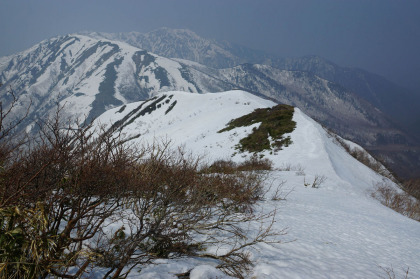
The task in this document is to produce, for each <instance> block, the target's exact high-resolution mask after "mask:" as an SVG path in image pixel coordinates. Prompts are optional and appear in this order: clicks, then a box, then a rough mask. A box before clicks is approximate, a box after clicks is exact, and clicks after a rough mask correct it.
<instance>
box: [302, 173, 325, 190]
mask: <svg viewBox="0 0 420 279" xmlns="http://www.w3.org/2000/svg"><path fill="white" fill-rule="evenodd" d="M326 180H327V177H326V176H325V175H319V174H316V175H315V177H314V180H313V181H312V183H311V182H306V177H304V178H303V185H304V186H305V187H308V186H309V185H311V188H319V187H320V186H321V185H322V184H323V183H324V182H325V181H326Z"/></svg>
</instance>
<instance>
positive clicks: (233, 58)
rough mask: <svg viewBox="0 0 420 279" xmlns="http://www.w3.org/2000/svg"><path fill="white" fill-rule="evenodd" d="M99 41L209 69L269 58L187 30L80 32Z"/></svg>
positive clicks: (251, 50)
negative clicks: (198, 64)
mask: <svg viewBox="0 0 420 279" xmlns="http://www.w3.org/2000/svg"><path fill="white" fill-rule="evenodd" d="M81 34H86V35H88V36H90V37H94V38H98V39H110V40H117V41H123V42H126V43H128V44H130V45H133V46H136V47H138V48H141V49H147V50H148V51H151V52H153V53H156V54H158V55H160V56H164V57H168V58H180V59H186V60H190V61H195V62H197V63H200V64H203V65H206V66H208V67H212V68H230V67H234V66H237V65H239V64H242V63H261V62H265V61H269V60H268V59H270V56H269V55H268V54H266V53H264V52H262V51H258V50H253V49H249V48H246V47H244V46H240V45H237V44H233V43H230V42H226V41H221V42H220V41H216V40H211V39H206V38H203V37H200V36H198V35H197V34H196V33H194V32H193V31H191V30H188V29H171V28H166V27H163V28H159V29H157V30H153V31H151V32H148V33H139V32H126V33H104V32H82V33H81Z"/></svg>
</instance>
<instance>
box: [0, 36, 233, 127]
mask: <svg viewBox="0 0 420 279" xmlns="http://www.w3.org/2000/svg"><path fill="white" fill-rule="evenodd" d="M0 63H1V64H0V72H1V81H2V82H3V83H4V86H3V87H2V88H1V90H2V92H1V95H2V99H3V98H4V99H6V100H7V98H9V99H10V95H7V94H6V91H7V90H8V89H9V87H10V88H12V89H13V91H14V92H15V93H16V95H17V96H19V105H20V106H19V109H20V112H21V115H22V114H23V113H25V112H26V108H27V107H28V106H29V104H30V103H31V105H30V113H29V117H28V120H29V122H30V121H33V120H35V119H42V118H44V117H45V116H46V115H47V114H49V113H51V111H52V110H54V109H56V105H55V104H56V102H57V101H58V102H59V103H60V105H65V109H66V111H68V112H69V113H70V114H72V116H75V117H81V116H86V117H87V118H88V119H94V118H95V117H97V116H98V115H99V114H101V113H103V112H104V111H105V110H107V109H109V108H111V107H115V106H117V105H121V104H125V103H129V102H133V101H138V100H145V99H147V98H149V97H150V96H151V95H152V94H154V93H156V92H159V91H168V90H184V91H189V92H202V91H207V92H208V91H217V90H221V89H226V87H227V86H226V85H225V84H223V82H219V81H217V80H214V79H213V80H212V81H211V82H207V83H206V78H205V77H203V78H200V79H195V80H192V79H191V78H190V76H191V75H192V74H191V73H190V71H189V69H188V68H186V67H185V66H183V65H182V64H180V63H178V62H176V61H174V60H170V59H166V58H163V57H160V56H157V55H154V54H152V53H149V52H147V51H144V50H141V49H138V48H135V47H133V46H130V45H128V44H125V43H122V42H116V41H109V40H97V39H92V38H90V37H86V36H83V35H69V36H64V37H58V38H53V39H50V40H47V41H43V42H41V43H40V44H38V45H35V46H34V47H32V48H31V49H29V50H27V51H25V52H22V53H19V54H17V55H14V56H11V57H7V58H4V59H2V60H1V61H0ZM193 71H195V70H193ZM195 72H196V71H195ZM194 75H195V76H200V73H194ZM197 80H199V81H200V82H203V83H206V84H205V85H203V84H198V83H197V82H196V81H197Z"/></svg>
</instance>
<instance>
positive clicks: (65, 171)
mask: <svg viewBox="0 0 420 279" xmlns="http://www.w3.org/2000/svg"><path fill="white" fill-rule="evenodd" d="M15 102H16V101H15ZM15 102H14V103H15ZM0 107H2V106H1V105H0ZM12 109H13V108H12ZM11 112H12V111H11V110H6V111H3V110H1V113H0V278H46V277H48V276H55V277H60V278H80V277H83V276H84V275H86V274H87V273H92V272H97V271H98V270H99V271H100V272H101V273H100V274H102V275H101V276H102V277H103V278H121V277H124V276H126V275H127V274H128V273H129V272H130V271H131V270H132V269H133V268H135V267H137V268H141V267H142V266H144V265H146V264H148V263H151V262H152V261H153V260H154V259H157V258H174V257H179V256H184V255H194V256H200V257H211V258H214V259H217V260H218V261H219V268H221V269H222V270H223V271H225V272H226V273H228V274H230V275H233V276H236V277H242V276H243V275H244V273H246V271H247V270H248V269H249V267H250V265H251V261H250V259H249V257H248V254H247V252H246V248H247V247H249V246H253V245H255V244H256V243H259V242H265V243H278V242H279V240H278V238H277V236H278V235H279V234H282V233H283V232H274V231H272V225H273V222H274V219H273V218H274V215H275V212H269V213H267V214H265V215H257V214H256V213H255V210H253V206H254V204H255V202H256V201H257V200H259V199H261V198H262V197H263V195H264V191H263V186H262V182H263V180H262V179H263V174H261V172H260V171H259V172H257V171H247V172H243V171H238V170H235V171H233V172H232V173H215V172H210V171H208V168H207V171H205V172H203V171H202V170H201V169H200V160H199V159H198V158H195V157H193V156H191V155H189V154H187V153H185V152H184V151H183V150H182V149H176V150H175V151H174V150H171V149H170V148H169V147H170V145H169V144H168V143H164V144H157V145H153V146H148V147H142V148H139V147H136V146H129V145H128V144H124V141H123V140H122V139H120V138H119V137H115V136H113V135H111V134H107V133H98V131H93V129H92V127H90V126H86V127H82V126H80V125H79V126H75V125H70V124H68V125H63V123H62V122H60V117H59V116H60V110H58V111H57V114H56V115H55V116H54V117H53V118H52V119H50V120H48V121H46V122H45V123H43V124H42V125H41V126H42V127H41V129H40V133H39V134H38V136H37V137H35V138H33V139H30V140H26V141H22V140H17V139H19V138H18V137H16V135H15V134H13V133H12V131H13V129H14V128H15V127H16V123H18V122H7V119H6V118H7V117H9V116H10V113H11ZM8 123H9V124H8ZM21 139H22V138H21ZM257 221H259V222H261V223H262V225H261V226H260V228H261V229H260V230H259V231H258V232H257V233H256V234H253V235H249V234H248V233H247V232H246V231H244V229H243V228H244V227H246V226H243V224H244V223H246V222H257ZM209 246H219V248H221V249H215V250H217V251H219V252H215V253H210V252H209V250H206V248H208V247H209ZM212 251H213V250H212ZM222 251H223V252H222Z"/></svg>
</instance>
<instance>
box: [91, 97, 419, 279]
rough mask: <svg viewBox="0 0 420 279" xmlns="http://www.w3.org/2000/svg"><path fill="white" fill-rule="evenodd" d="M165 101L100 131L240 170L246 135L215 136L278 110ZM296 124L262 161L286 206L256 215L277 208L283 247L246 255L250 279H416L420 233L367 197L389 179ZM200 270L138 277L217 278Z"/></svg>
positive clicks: (150, 271) (227, 102) (174, 268)
mask: <svg viewBox="0 0 420 279" xmlns="http://www.w3.org/2000/svg"><path fill="white" fill-rule="evenodd" d="M164 94H165V95H163V94H159V95H157V96H156V97H155V99H154V100H149V101H147V102H145V103H143V102H138V103H132V104H129V105H127V106H126V107H124V108H123V107H118V108H114V109H111V110H109V111H107V112H105V113H104V114H102V115H101V116H100V117H99V118H98V119H97V122H96V123H97V124H98V125H99V124H101V125H104V126H106V127H108V128H109V127H111V124H112V123H115V122H116V121H117V120H121V121H120V124H121V125H120V126H119V127H120V128H121V131H122V132H123V134H125V136H127V137H133V136H138V137H136V138H135V139H133V140H132V141H135V142H138V143H140V144H144V143H146V142H148V143H151V142H153V141H156V140H162V139H171V140H172V145H173V146H174V147H176V146H179V145H184V146H185V147H186V148H187V149H189V150H192V151H193V152H194V153H196V154H204V155H206V156H207V158H208V160H216V159H220V158H221V159H229V158H232V159H233V160H235V161H241V160H244V158H246V157H249V156H250V154H243V153H240V154H238V153H236V150H235V149H234V146H235V144H236V143H238V141H239V140H240V139H241V138H242V137H244V136H245V135H247V133H249V132H250V130H251V129H252V126H251V127H240V128H236V129H233V130H230V131H227V132H223V133H217V131H219V130H220V129H222V128H224V127H225V125H226V124H227V122H228V121H229V120H231V119H233V118H237V117H239V116H242V115H244V114H247V113H250V112H252V111H253V110H254V109H255V108H262V107H270V106H273V105H275V104H274V103H273V102H271V101H268V100H264V99H261V98H258V97H256V96H254V95H251V94H249V93H246V92H244V91H229V92H223V93H218V94H200V95H198V94H188V93H183V92H166V93H164ZM140 106H141V107H140ZM170 107H172V109H171V110H169V108H170ZM136 108H137V110H135V109H136ZM146 108H148V109H146ZM133 110H134V112H135V113H131V112H133ZM149 112H150V113H149ZM142 114H143V115H142ZM124 117H125V118H124ZM131 120H132V121H131ZM293 120H294V121H295V122H296V123H297V127H296V129H295V130H294V131H293V132H292V133H291V134H290V136H291V139H292V141H293V143H292V144H291V145H290V146H288V147H284V148H283V150H281V151H279V152H278V153H273V154H270V153H269V152H268V151H267V152H265V153H264V155H265V157H266V158H269V159H271V160H272V161H273V162H274V165H275V167H276V170H274V171H272V172H271V173H270V176H269V179H268V181H267V187H268V186H269V185H271V184H272V183H274V184H272V185H278V184H280V182H281V181H286V182H285V183H284V185H283V186H282V189H281V190H282V192H283V193H284V195H286V194H287V193H289V192H290V193H289V195H287V198H286V200H285V201H284V200H283V201H274V200H271V199H270V197H271V195H272V194H273V191H274V190H275V187H273V188H272V189H271V190H270V191H271V192H269V193H268V194H267V199H266V200H265V201H262V202H261V203H260V204H259V205H258V206H257V208H258V210H270V209H274V208H277V207H278V213H277V216H276V223H275V227H276V229H278V230H281V229H284V228H288V234H287V235H284V236H281V239H282V240H283V241H284V242H285V243H284V244H281V245H279V246H275V247H272V246H268V245H258V246H257V247H256V249H254V250H251V253H252V258H253V260H254V262H255V263H256V265H255V267H254V269H253V272H252V273H251V274H250V275H249V277H250V278H251V277H253V276H255V277H254V278H381V276H382V277H384V278H386V273H385V272H384V270H383V269H382V268H392V269H393V270H394V272H395V274H396V275H397V276H396V278H403V274H404V270H406V269H407V268H409V278H420V261H419V259H420V223H418V222H416V221H413V220H411V219H408V218H406V217H404V216H402V215H400V214H398V213H396V212H394V211H392V210H391V209H389V208H386V207H384V206H383V205H381V204H380V203H379V202H378V201H376V200H374V199H373V198H371V197H370V192H371V191H372V190H373V188H374V185H375V184H376V183H378V182H382V181H384V180H386V179H385V178H384V177H381V176H379V175H378V174H376V173H374V172H373V171H372V170H370V169H369V168H367V167H366V166H364V165H363V164H361V163H359V162H358V161H356V160H355V159H354V158H353V157H351V156H350V155H349V154H347V153H346V152H345V150H344V149H343V148H342V147H341V146H339V145H337V144H336V143H335V142H334V141H333V139H332V138H330V136H329V135H328V133H326V132H325V130H324V129H323V128H322V127H321V126H320V125H319V124H318V123H316V122H315V121H314V120H312V119H311V118H309V117H308V116H306V115H305V114H304V113H302V112H301V111H300V110H299V109H295V113H294V117H293ZM256 125H258V124H254V125H253V126H256ZM315 176H324V177H325V178H326V181H325V182H324V183H322V184H321V185H320V187H319V188H311V187H310V186H309V187H305V186H304V183H308V182H309V183H311V182H312V181H313V180H314V178H315ZM389 183H391V182H389ZM250 233H252V229H251V231H250ZM200 264H203V263H202V262H200V261H198V260H197V259H183V260H179V261H165V260H162V261H161V264H160V265H156V266H151V267H148V268H145V269H143V271H142V274H141V275H142V276H144V278H176V277H175V275H174V274H175V273H180V272H185V271H186V270H190V269H193V268H194V266H196V265H197V267H195V268H194V269H193V270H192V272H191V274H192V276H191V278H216V277H217V278H220V274H219V275H217V272H216V271H215V270H214V269H212V268H211V267H209V266H208V264H211V262H210V263H207V265H205V266H203V265H200ZM381 267H382V268H381ZM197 274H198V275H197ZM136 276H138V274H137V275H136V274H133V278H135V277H136Z"/></svg>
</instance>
